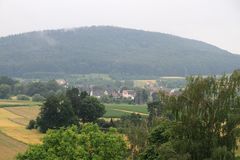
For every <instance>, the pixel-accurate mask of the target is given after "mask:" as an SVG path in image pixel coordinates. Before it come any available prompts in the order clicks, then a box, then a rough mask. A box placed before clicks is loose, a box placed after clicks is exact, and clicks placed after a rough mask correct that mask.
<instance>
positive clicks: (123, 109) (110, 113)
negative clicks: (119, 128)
mask: <svg viewBox="0 0 240 160" xmlns="http://www.w3.org/2000/svg"><path fill="white" fill-rule="evenodd" d="M105 107H106V111H107V113H106V114H105V115H104V117H105V118H120V117H121V116H124V115H129V114H131V113H138V114H140V115H143V116H147V115H148V112H147V106H146V105H130V104H105Z"/></svg>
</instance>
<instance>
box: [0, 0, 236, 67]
mask: <svg viewBox="0 0 240 160" xmlns="http://www.w3.org/2000/svg"><path fill="white" fill-rule="evenodd" d="M91 25H113V26H120V27H129V28H136V29H143V30H148V31H158V32H164V33H170V34H175V35H179V36H182V37H187V38H192V39H197V40H201V41H205V42H208V43H211V44H214V45H216V46H218V47H220V48H223V49H226V50H228V51H231V52H234V53H238V54H240V0H0V36H6V35H10V34H15V33H21V32H28V31H33V30H43V29H57V28H71V27H81V26H91ZM239 63H240V62H239Z"/></svg>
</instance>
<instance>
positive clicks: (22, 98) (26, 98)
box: [17, 94, 30, 101]
mask: <svg viewBox="0 0 240 160" xmlns="http://www.w3.org/2000/svg"><path fill="white" fill-rule="evenodd" d="M17 100H26V101H29V100H30V98H29V97H28V96H26V95H23V94H19V95H17Z"/></svg>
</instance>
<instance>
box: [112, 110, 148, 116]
mask: <svg viewBox="0 0 240 160" xmlns="http://www.w3.org/2000/svg"><path fill="white" fill-rule="evenodd" d="M112 110H115V111H121V112H126V113H136V114H140V115H142V116H147V115H148V114H146V113H141V112H133V111H128V110H123V109H112Z"/></svg>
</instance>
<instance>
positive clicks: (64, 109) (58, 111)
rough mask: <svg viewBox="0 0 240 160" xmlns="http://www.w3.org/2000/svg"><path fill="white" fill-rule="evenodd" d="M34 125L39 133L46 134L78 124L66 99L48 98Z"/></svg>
mask: <svg viewBox="0 0 240 160" xmlns="http://www.w3.org/2000/svg"><path fill="white" fill-rule="evenodd" d="M36 123H37V127H38V128H39V130H40V131H41V132H46V131H47V130H48V129H59V128H60V127H67V126H69V125H72V124H78V123H79V122H78V118H77V116H76V115H75V114H74V111H73V108H72V105H71V102H70V101H69V100H68V98H67V97H64V96H61V97H57V96H50V97H48V98H47V100H46V102H45V103H44V104H43V106H42V107H41V111H40V113H39V116H38V117H37V120H36Z"/></svg>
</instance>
